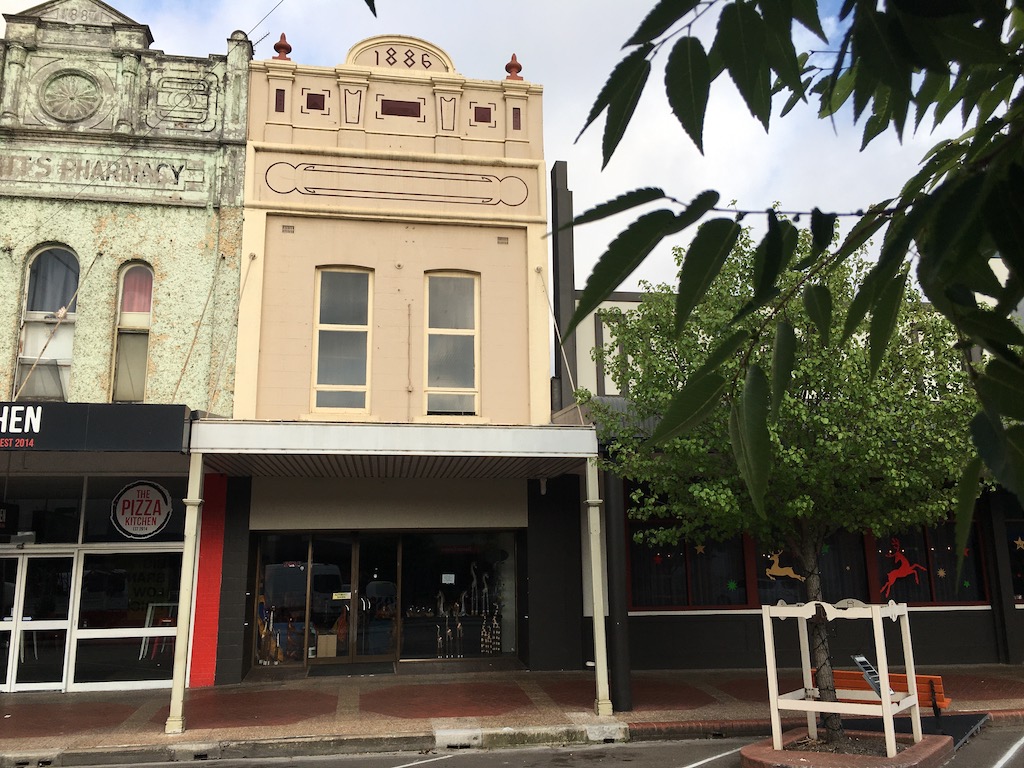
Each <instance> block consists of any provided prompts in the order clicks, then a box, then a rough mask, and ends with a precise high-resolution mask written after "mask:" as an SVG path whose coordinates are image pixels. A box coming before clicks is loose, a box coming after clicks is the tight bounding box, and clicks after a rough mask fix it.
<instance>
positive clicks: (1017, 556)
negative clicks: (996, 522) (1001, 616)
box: [1006, 520, 1024, 601]
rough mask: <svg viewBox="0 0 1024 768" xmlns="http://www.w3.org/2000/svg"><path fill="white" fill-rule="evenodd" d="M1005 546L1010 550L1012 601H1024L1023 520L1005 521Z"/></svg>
mask: <svg viewBox="0 0 1024 768" xmlns="http://www.w3.org/2000/svg"><path fill="white" fill-rule="evenodd" d="M1006 546H1007V547H1009V548H1010V581H1011V583H1012V584H1013V599H1014V600H1017V601H1020V600H1024V520H1007V521H1006Z"/></svg>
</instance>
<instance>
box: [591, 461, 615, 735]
mask: <svg viewBox="0 0 1024 768" xmlns="http://www.w3.org/2000/svg"><path fill="white" fill-rule="evenodd" d="M587 528H588V529H589V533H590V586H591V589H590V593H591V599H592V600H593V605H592V606H591V607H592V608H593V615H594V673H595V677H596V678H597V680H596V682H597V699H596V700H595V701H594V712H595V713H596V714H598V715H611V714H612V700H611V697H610V694H609V692H608V649H607V645H606V641H605V636H604V604H605V599H604V569H603V568H602V567H601V566H602V564H603V561H604V558H603V557H602V556H601V553H602V552H604V548H603V547H602V538H603V537H602V536H601V486H600V484H599V483H598V480H597V465H596V464H595V463H594V462H593V461H588V462H587Z"/></svg>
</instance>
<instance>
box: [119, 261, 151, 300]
mask: <svg viewBox="0 0 1024 768" xmlns="http://www.w3.org/2000/svg"><path fill="white" fill-rule="evenodd" d="M152 298H153V273H152V272H150V271H149V268H148V267H144V266H142V265H141V264H137V265H135V266H134V267H129V269H128V271H127V272H125V273H124V280H123V282H122V284H121V311H122V312H149V311H150V307H151V305H152Z"/></svg>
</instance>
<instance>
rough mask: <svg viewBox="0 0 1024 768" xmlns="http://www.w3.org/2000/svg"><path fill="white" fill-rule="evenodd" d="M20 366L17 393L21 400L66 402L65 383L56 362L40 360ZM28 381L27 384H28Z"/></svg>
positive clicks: (20, 364)
mask: <svg viewBox="0 0 1024 768" xmlns="http://www.w3.org/2000/svg"><path fill="white" fill-rule="evenodd" d="M33 362H34V363H35V369H33V368H32V365H33V364H32V363H19V364H18V383H17V385H16V387H15V391H16V392H18V399H19V400H64V399H65V398H64V381H63V377H62V376H61V370H60V366H59V365H58V364H57V361H56V360H45V359H43V360H38V361H33ZM26 379H27V383H26Z"/></svg>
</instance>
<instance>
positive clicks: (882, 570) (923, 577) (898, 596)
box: [874, 529, 932, 603]
mask: <svg viewBox="0 0 1024 768" xmlns="http://www.w3.org/2000/svg"><path fill="white" fill-rule="evenodd" d="M877 563H878V578H879V581H880V583H881V585H882V589H881V593H880V594H878V595H875V596H874V597H875V600H876V601H880V602H888V601H889V600H894V601H895V602H897V603H928V602H931V599H932V591H931V585H930V584H929V581H928V553H927V551H926V548H925V545H924V532H923V531H922V530H921V529H917V530H913V531H903V532H902V533H900V534H899V536H898V537H896V536H893V537H890V539H889V540H888V541H886V540H885V539H879V540H878V553H877Z"/></svg>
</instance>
